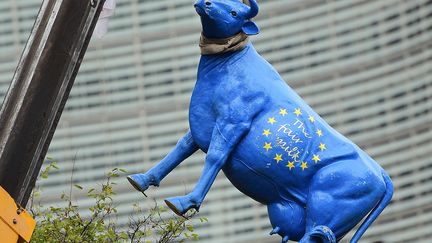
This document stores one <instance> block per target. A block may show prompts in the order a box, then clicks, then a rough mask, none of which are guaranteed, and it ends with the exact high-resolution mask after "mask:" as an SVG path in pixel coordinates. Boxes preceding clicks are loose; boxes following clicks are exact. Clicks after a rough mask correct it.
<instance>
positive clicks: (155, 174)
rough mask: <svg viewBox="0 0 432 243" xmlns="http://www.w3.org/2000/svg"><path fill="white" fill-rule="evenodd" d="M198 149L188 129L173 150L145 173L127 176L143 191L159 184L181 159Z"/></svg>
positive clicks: (134, 185)
mask: <svg viewBox="0 0 432 243" xmlns="http://www.w3.org/2000/svg"><path fill="white" fill-rule="evenodd" d="M197 150H198V145H197V144H196V143H195V142H194V140H193V138H192V135H191V133H190V131H188V132H187V133H186V134H185V135H184V136H183V137H182V138H181V139H180V140H179V141H178V143H177V144H176V146H175V147H174V149H173V150H171V152H170V153H169V154H168V155H167V156H166V157H165V158H163V159H162V160H161V161H160V162H159V163H158V164H157V165H156V166H154V167H153V168H151V169H150V170H149V171H147V172H146V173H142V174H134V175H130V176H128V177H127V179H128V180H129V182H130V183H131V184H132V186H133V187H134V188H135V189H137V190H138V191H141V192H143V191H145V190H147V188H148V187H149V186H159V183H160V181H161V180H162V179H163V178H165V176H167V175H168V174H169V173H170V172H171V171H172V170H173V169H174V168H175V167H177V166H178V165H179V164H180V163H181V162H182V161H183V160H185V159H186V158H187V157H189V156H191V155H192V154H193V153H195V152H196V151H197Z"/></svg>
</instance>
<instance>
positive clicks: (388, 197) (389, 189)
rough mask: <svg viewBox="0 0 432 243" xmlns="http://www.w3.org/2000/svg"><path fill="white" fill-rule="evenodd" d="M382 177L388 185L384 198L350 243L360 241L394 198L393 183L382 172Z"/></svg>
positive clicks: (385, 173)
mask: <svg viewBox="0 0 432 243" xmlns="http://www.w3.org/2000/svg"><path fill="white" fill-rule="evenodd" d="M382 175H383V178H384V182H385V184H386V190H385V194H384V196H383V197H382V198H381V200H380V201H379V203H378V204H377V205H376V206H375V208H374V209H372V211H371V212H370V214H369V215H368V216H367V218H366V219H365V220H364V221H363V223H362V224H361V225H360V227H359V228H358V230H357V232H356V233H355V234H354V236H353V238H352V239H351V241H350V243H356V242H357V241H359V240H360V238H361V237H362V235H363V234H364V232H365V231H366V230H367V229H368V228H369V226H371V224H372V223H373V222H374V220H375V219H376V218H377V217H378V216H379V215H380V213H381V212H382V211H383V210H384V208H385V207H386V206H387V205H388V204H389V203H390V200H391V198H392V196H393V183H392V181H391V179H390V176H389V175H388V174H387V172H385V171H384V170H382Z"/></svg>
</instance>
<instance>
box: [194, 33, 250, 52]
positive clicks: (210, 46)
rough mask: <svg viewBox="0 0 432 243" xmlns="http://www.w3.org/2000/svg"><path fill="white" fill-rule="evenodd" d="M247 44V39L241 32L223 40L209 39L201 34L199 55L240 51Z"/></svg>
mask: <svg viewBox="0 0 432 243" xmlns="http://www.w3.org/2000/svg"><path fill="white" fill-rule="evenodd" d="M248 42H249V37H248V36H247V35H246V34H245V33H243V32H240V33H238V34H237V35H235V36H231V37H228V38H224V39H210V38H207V37H205V36H204V35H203V34H201V38H200V43H199V46H200V48H201V55H212V54H222V53H227V52H234V51H239V50H242V49H243V48H244V47H245V46H246V45H247V43H248Z"/></svg>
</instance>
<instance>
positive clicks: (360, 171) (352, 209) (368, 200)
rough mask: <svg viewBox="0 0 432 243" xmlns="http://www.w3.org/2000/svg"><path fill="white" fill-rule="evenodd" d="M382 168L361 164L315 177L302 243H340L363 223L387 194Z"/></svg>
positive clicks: (325, 170) (351, 162)
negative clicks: (338, 242)
mask: <svg viewBox="0 0 432 243" xmlns="http://www.w3.org/2000/svg"><path fill="white" fill-rule="evenodd" d="M385 188H386V186H385V183H384V180H383V178H382V176H381V171H380V169H379V167H377V166H373V165H371V164H368V163H365V162H363V161H360V160H349V161H341V162H337V163H334V164H331V165H328V166H326V167H324V168H322V169H320V170H319V171H317V173H316V174H315V176H314V177H313V179H312V181H311V185H310V188H309V195H308V201H307V204H306V234H305V236H304V237H303V238H302V239H301V241H300V242H336V240H339V239H341V238H342V237H343V236H344V235H345V234H346V233H347V232H348V231H349V230H351V229H352V228H353V227H354V226H355V225H356V224H357V223H358V222H360V221H361V220H362V219H363V218H364V217H365V216H366V215H367V214H368V213H369V212H370V211H371V210H372V209H373V208H374V207H375V205H376V204H377V203H378V201H379V200H380V199H381V198H382V195H383V194H384V192H385Z"/></svg>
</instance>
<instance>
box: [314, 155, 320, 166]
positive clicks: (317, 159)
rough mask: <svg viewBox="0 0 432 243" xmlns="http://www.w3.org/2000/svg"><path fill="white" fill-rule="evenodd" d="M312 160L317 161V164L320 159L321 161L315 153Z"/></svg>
mask: <svg viewBox="0 0 432 243" xmlns="http://www.w3.org/2000/svg"><path fill="white" fill-rule="evenodd" d="M312 160H313V161H315V164H316V163H318V161H321V159H320V157H319V156H318V155H316V154H314V155H313V158H312Z"/></svg>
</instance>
